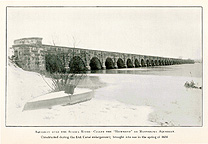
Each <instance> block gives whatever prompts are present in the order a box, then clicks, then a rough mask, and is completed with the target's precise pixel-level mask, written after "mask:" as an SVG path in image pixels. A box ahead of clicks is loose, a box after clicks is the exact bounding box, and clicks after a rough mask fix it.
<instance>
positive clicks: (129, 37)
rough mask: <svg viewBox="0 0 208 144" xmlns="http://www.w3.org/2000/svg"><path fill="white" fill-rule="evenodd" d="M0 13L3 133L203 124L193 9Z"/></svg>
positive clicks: (197, 12)
mask: <svg viewBox="0 0 208 144" xmlns="http://www.w3.org/2000/svg"><path fill="white" fill-rule="evenodd" d="M6 14H7V16H6V36H7V37H6V39H7V40H6V42H7V68H6V72H7V74H6V77H7V80H6V84H7V87H6V96H5V99H6V101H5V105H6V111H5V113H6V115H5V120H6V126H8V127H13V126H15V127H18V126H27V127H28V126H29V127H33V126H43V127H44V126H57V127H59V126H66V127H74V126H83V127H86V126H89V127H90V126H92V127H93V126H107V127H108V126H109V127H112V126H113V127H121V126H122V127H125V126H126V127H129V126H134V127H144V126H145V127H201V126H203V85H202V84H203V66H202V65H203V61H202V59H203V57H202V56H203V52H202V49H203V47H202V43H203V42H202V31H203V27H202V21H203V19H202V7H199V6H198V7H197V6H195V7H191V6H190V7H188V6H187V7H183V6H179V7H165V6H155V7H142V6H134V7H133V6H50V7H49V6H47V7H44V6H42V7H38V6H27V7H26V6H25V7H24V6H8V7H7V8H6Z"/></svg>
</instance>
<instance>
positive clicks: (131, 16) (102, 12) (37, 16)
mask: <svg viewBox="0 0 208 144" xmlns="http://www.w3.org/2000/svg"><path fill="white" fill-rule="evenodd" d="M7 12H8V13H7V19H8V21H7V29H8V31H7V34H8V46H9V47H11V46H12V44H13V41H14V40H15V39H19V38H26V37H42V38H43V44H52V40H54V41H55V44H56V45H60V46H72V43H73V40H72V36H74V37H75V39H76V41H77V42H78V45H77V47H80V48H87V49H95V50H105V51H115V52H124V53H133V54H144V55H152V56H163V57H173V58H178V57H180V56H181V57H183V58H192V59H201V57H202V47H201V39H202V37H201V31H202V27H201V8H199V7H195V8H185V7H184V8H182V7H180V8H176V7H175V8H173V7H172V8H170V7H169V8H167V7H166V8H164V7H163V8H161V7H157V8H155V7H134V8H133V7H111V8H109V7H105V8H104V7H102V8H100V7H99V8H96V7H94V8H92V7H91V8H90V7H88V8H83V7H82V8H80V7H79V8H74V7H64V8H63V7H62V8H57V7H56V8H54V7H53V8H46V7H42V8H34V7H33V8H31V7H29V8H11V7H9V8H8V9H7ZM79 41H80V42H79Z"/></svg>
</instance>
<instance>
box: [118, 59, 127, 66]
mask: <svg viewBox="0 0 208 144" xmlns="http://www.w3.org/2000/svg"><path fill="white" fill-rule="evenodd" d="M117 66H118V68H125V64H124V61H123V60H122V59H121V58H119V59H118V60H117Z"/></svg>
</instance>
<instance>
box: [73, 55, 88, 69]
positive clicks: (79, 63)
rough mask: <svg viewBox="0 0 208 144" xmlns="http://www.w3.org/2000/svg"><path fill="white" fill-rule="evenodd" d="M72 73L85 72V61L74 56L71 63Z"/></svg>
mask: <svg viewBox="0 0 208 144" xmlns="http://www.w3.org/2000/svg"><path fill="white" fill-rule="evenodd" d="M69 68H70V72H75V73H77V72H80V71H85V70H86V69H87V68H86V66H85V63H84V61H83V60H82V59H81V58H80V57H79V56H74V57H73V58H72V59H71V60H70V62H69Z"/></svg>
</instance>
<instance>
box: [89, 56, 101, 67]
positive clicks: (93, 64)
mask: <svg viewBox="0 0 208 144" xmlns="http://www.w3.org/2000/svg"><path fill="white" fill-rule="evenodd" d="M90 68H91V70H100V69H102V65H101V62H100V60H99V59H98V58H97V57H93V58H92V59H91V60H90Z"/></svg>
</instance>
